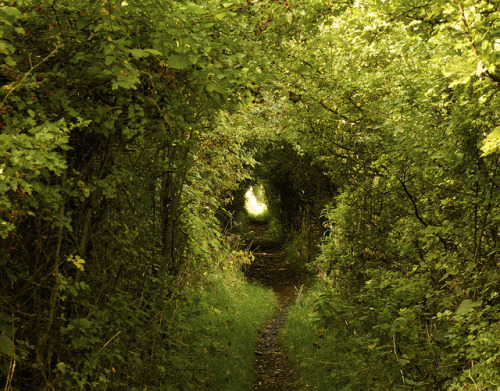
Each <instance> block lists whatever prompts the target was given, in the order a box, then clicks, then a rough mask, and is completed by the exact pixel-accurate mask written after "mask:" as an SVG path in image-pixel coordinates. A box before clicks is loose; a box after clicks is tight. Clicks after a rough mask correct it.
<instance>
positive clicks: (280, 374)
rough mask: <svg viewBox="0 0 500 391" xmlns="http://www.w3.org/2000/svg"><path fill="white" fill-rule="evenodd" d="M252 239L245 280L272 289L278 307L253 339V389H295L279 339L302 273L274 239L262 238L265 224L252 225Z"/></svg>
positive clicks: (275, 390) (255, 390) (302, 276)
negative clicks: (255, 343) (262, 329)
mask: <svg viewBox="0 0 500 391" xmlns="http://www.w3.org/2000/svg"><path fill="white" fill-rule="evenodd" d="M252 228H253V233H254V235H255V236H256V238H257V239H256V240H255V241H254V243H253V245H252V252H253V254H254V255H255V260H254V262H252V264H251V265H250V267H249V268H248V269H247V270H246V272H245V274H246V276H247V278H248V279H249V281H256V282H259V283H261V284H262V285H264V286H266V287H268V288H270V289H272V290H273V291H274V292H275V293H276V295H277V297H278V300H279V310H278V311H277V313H276V314H275V316H274V317H273V318H272V319H271V320H270V321H269V323H268V324H267V326H266V327H265V329H264V332H263V333H262V335H261V336H260V337H259V338H258V340H257V345H256V349H255V361H254V366H255V371H256V373H257V380H256V382H255V384H254V387H253V390H254V391H295V390H296V388H295V387H294V373H293V366H292V363H291V362H290V360H289V359H288V357H287V356H286V355H285V353H284V351H283V349H282V347H281V343H280V331H281V330H282V329H283V326H284V324H285V320H286V316H287V313H288V307H289V306H290V305H291V304H292V303H293V302H294V300H295V295H296V288H298V287H300V286H301V285H303V284H304V281H305V274H304V273H303V272H301V271H300V270H298V269H297V267H296V266H294V265H293V264H292V263H290V262H289V261H287V260H286V259H285V257H284V252H283V251H282V250H281V248H280V247H279V246H277V245H276V244H275V243H272V242H268V241H266V240H265V239H263V238H265V226H263V227H261V226H253V227H252Z"/></svg>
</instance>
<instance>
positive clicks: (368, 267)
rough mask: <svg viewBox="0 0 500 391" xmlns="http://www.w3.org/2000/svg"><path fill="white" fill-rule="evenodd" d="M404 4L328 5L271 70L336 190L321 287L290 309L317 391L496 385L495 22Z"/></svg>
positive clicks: (292, 122) (295, 127)
mask: <svg viewBox="0 0 500 391" xmlns="http://www.w3.org/2000/svg"><path fill="white" fill-rule="evenodd" d="M415 5H416V6H413V5H410V4H409V3H408V2H399V1H393V2H392V1H391V2H379V1H366V2H364V1H360V2H356V3H355V4H353V5H352V6H342V7H341V6H340V5H339V6H333V7H335V8H337V11H338V13H337V14H336V15H333V16H331V17H329V19H328V22H325V23H324V24H323V25H321V27H320V34H318V36H317V37H316V39H313V38H311V37H308V40H307V43H301V44H295V43H290V51H289V53H291V54H290V55H293V58H294V60H288V61H287V63H286V64H285V63H283V67H284V68H286V69H288V70H289V73H290V74H292V75H300V76H297V77H295V78H287V79H284V80H283V82H282V85H283V86H284V88H288V89H289V91H290V92H291V94H290V102H286V104H285V102H284V101H283V103H282V107H281V110H283V108H293V110H289V114H288V115H287V118H282V119H281V120H280V125H281V126H283V127H285V128H286V129H287V130H288V133H289V134H291V136H290V137H293V139H292V140H293V141H294V142H295V143H297V144H298V145H297V146H295V149H296V150H302V151H304V153H306V154H309V155H310V156H312V157H313V159H315V161H317V162H320V163H321V164H322V166H323V167H325V171H326V172H327V173H328V176H329V177H330V178H331V180H332V181H333V182H334V183H336V185H337V186H338V190H339V195H338V196H337V197H336V198H335V199H334V200H333V201H332V202H331V204H330V205H329V206H327V207H326V208H325V209H324V211H323V219H324V220H323V222H324V224H325V228H326V236H325V239H324V242H323V246H322V253H321V255H320V256H319V257H318V258H317V260H316V262H315V263H314V265H313V267H314V268H315V269H316V270H318V272H319V277H320V278H321V279H322V280H323V281H324V284H323V285H322V286H321V287H318V288H317V289H316V290H315V291H314V292H312V293H311V298H309V299H307V300H306V301H305V302H304V303H303V304H299V305H298V307H297V309H296V311H297V312H298V313H301V314H303V313H306V312H312V314H313V315H312V316H310V317H303V319H302V320H300V316H294V315H293V314H294V311H295V310H292V313H291V314H292V315H291V316H292V318H291V320H290V322H294V323H291V324H290V325H289V326H288V330H289V335H290V337H289V338H290V340H289V342H288V343H289V346H291V345H293V346H294V348H291V347H290V349H291V351H292V353H293V354H294V355H295V356H296V358H297V360H301V361H302V362H303V365H302V373H303V374H304V376H305V379H304V382H305V383H308V384H309V385H310V386H312V385H313V386H315V387H318V389H346V390H350V389H380V390H382V389H408V388H410V389H427V390H435V389H450V390H453V389H462V388H473V387H475V389H495V388H494V387H496V384H498V383H499V381H500V378H499V376H498V372H497V370H496V368H495V365H497V364H498V362H497V361H498V358H497V355H496V354H495V353H493V351H494V349H495V346H494V342H493V339H491V338H490V336H491V335H494V334H495V333H497V332H498V327H497V324H498V320H499V315H500V313H499V307H498V306H499V304H498V298H497V295H496V293H495V292H496V291H497V290H498V281H497V280H495V281H494V280H492V278H491V277H488V275H490V276H495V277H493V278H496V276H497V272H496V270H497V268H498V262H499V259H498V251H497V250H498V245H499V242H498V229H499V225H498V224H499V221H498V219H497V218H496V215H498V206H497V205H498V204H499V200H498V194H499V193H498V191H497V190H498V175H499V172H498V161H499V160H498V154H497V153H496V149H495V148H496V147H495V144H494V130H495V129H496V127H497V123H498V111H497V110H496V107H497V106H498V97H497V92H498V83H497V81H496V78H497V77H496V74H495V72H494V70H495V68H496V64H497V62H498V58H497V53H496V52H495V50H493V49H492V48H493V46H494V42H495V38H494V36H492V35H490V31H491V32H493V31H497V27H498V26H497V22H496V20H497V19H496V18H495V15H496V12H497V11H496V8H495V7H494V6H493V5H492V4H490V3H489V2H475V1H471V2H464V3H460V4H458V3H452V2H448V1H439V2H434V3H433V4H432V6H431V7H420V6H418V5H417V4H415ZM490 17H491V18H493V19H495V20H493V19H491V18H490ZM485 26H488V27H485ZM489 28H491V30H488V29H489ZM292 53H293V54H292ZM321 53H328V55H321ZM292 98H293V99H292ZM487 134H492V136H491V137H490V138H489V139H487V141H486V144H485V143H483V139H484V137H485V136H486V135H487ZM485 152H486V153H485ZM295 328H297V329H299V330H307V329H309V328H312V329H313V332H310V331H309V332H307V333H306V334H305V335H306V336H307V337H306V339H305V340H304V341H301V340H300V338H299V336H298V333H299V332H295V331H294V329H295ZM477 335H479V337H478V338H479V339H476V336H477ZM306 340H307V341H306ZM479 340H480V341H481V342H479ZM318 346H319V347H318ZM487 357H488V358H487ZM490 357H492V358H490ZM321 363H323V364H324V365H322V364H321ZM318 364H319V365H318ZM359 374H363V376H359Z"/></svg>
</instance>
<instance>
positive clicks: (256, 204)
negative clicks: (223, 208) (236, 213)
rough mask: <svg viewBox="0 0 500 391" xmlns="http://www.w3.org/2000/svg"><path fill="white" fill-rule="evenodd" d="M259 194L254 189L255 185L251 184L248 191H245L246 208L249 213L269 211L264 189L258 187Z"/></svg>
mask: <svg viewBox="0 0 500 391" xmlns="http://www.w3.org/2000/svg"><path fill="white" fill-rule="evenodd" d="M257 190H258V191H257V194H256V193H255V192H254V190H253V186H250V188H249V189H248V191H247V192H246V193H245V208H246V210H247V211H248V213H250V214H253V215H256V216H258V215H261V214H262V213H264V212H265V211H267V205H266V204H265V202H262V201H263V198H264V189H261V188H259V189H257Z"/></svg>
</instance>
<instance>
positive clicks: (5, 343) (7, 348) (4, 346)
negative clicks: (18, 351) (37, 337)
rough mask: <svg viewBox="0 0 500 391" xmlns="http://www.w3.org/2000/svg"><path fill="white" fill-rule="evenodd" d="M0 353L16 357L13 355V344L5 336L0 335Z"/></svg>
mask: <svg viewBox="0 0 500 391" xmlns="http://www.w3.org/2000/svg"><path fill="white" fill-rule="evenodd" d="M0 353H3V354H5V355H7V356H9V357H12V358H16V355H15V354H14V344H13V343H12V340H11V339H10V338H9V337H7V336H6V335H0Z"/></svg>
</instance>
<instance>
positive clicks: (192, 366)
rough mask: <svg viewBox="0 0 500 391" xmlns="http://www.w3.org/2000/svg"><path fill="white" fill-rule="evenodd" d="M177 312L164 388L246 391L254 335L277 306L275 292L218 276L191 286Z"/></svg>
mask: <svg viewBox="0 0 500 391" xmlns="http://www.w3.org/2000/svg"><path fill="white" fill-rule="evenodd" d="M188 295H189V296H190V299H189V300H188V302H187V303H186V304H184V305H183V306H182V308H180V309H179V310H178V312H177V314H176V318H175V321H174V324H173V325H172V329H173V330H172V331H173V332H174V336H175V338H176V343H175V349H172V350H171V351H170V352H169V353H170V354H169V357H168V358H166V361H167V362H166V364H167V365H165V366H164V370H165V371H166V372H168V375H167V379H168V381H167V383H168V384H165V383H164V384H163V385H162V388H161V389H162V390H167V391H168V390H176V391H177V390H182V391H184V390H200V389H210V390H220V391H223V390H228V391H229V390H231V391H237V390H242V391H243V390H250V388H251V385H252V383H253V380H254V371H253V359H254V349H255V341H256V339H257V336H258V333H259V331H260V330H261V328H262V327H263V325H264V324H265V323H266V321H267V320H268V318H269V317H270V316H271V315H272V313H273V311H274V309H275V306H276V305H277V301H276V297H275V296H274V294H273V293H272V292H271V291H269V290H267V289H265V288H262V287H260V286H257V285H254V284H249V283H247V282H245V281H244V280H243V278H242V276H241V274H239V273H235V272H234V271H232V272H226V271H223V272H220V273H218V274H214V275H212V276H211V277H210V279H209V282H208V283H207V282H206V281H205V282H204V283H200V284H198V285H196V286H193V287H192V291H191V292H189V293H188Z"/></svg>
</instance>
